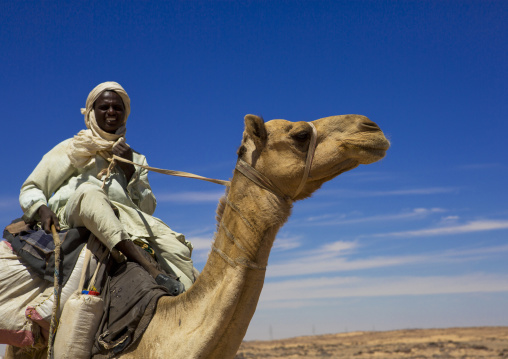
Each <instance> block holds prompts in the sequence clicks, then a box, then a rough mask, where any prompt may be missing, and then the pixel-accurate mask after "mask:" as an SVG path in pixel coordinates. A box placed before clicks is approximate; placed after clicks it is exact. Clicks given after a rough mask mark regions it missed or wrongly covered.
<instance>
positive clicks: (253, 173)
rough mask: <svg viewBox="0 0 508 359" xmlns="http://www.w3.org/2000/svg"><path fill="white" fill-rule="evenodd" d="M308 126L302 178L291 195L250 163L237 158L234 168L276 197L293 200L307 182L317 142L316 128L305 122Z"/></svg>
mask: <svg viewBox="0 0 508 359" xmlns="http://www.w3.org/2000/svg"><path fill="white" fill-rule="evenodd" d="M307 123H308V124H309V125H310V127H311V128H312V133H311V137H310V142H309V149H308V151H307V159H306V160H305V169H304V171H303V176H302V179H301V180H300V184H299V186H298V188H297V190H296V192H295V193H294V194H293V196H292V197H290V196H288V195H286V194H284V192H283V191H281V190H280V188H278V187H277V186H276V185H275V184H274V183H273V182H272V181H271V180H270V179H269V178H268V177H266V176H265V175H264V174H262V173H261V172H259V171H258V170H256V169H255V168H254V167H252V166H251V165H250V164H248V163H247V162H245V161H244V160H242V159H238V162H237V163H236V169H237V170H238V171H239V172H240V173H242V174H243V175H244V176H245V177H247V178H248V179H250V180H251V181H252V182H254V183H255V184H257V185H258V186H259V187H261V188H264V189H266V190H267V191H269V192H272V193H273V194H275V195H276V196H278V197H282V198H285V199H288V198H289V199H292V200H294V199H295V198H296V197H297V196H298V195H299V194H300V192H301V191H302V190H303V187H304V186H305V183H307V179H308V178H309V173H310V168H311V166H312V160H313V159H314V153H315V152H316V143H317V130H316V127H315V126H314V124H313V123H312V122H307Z"/></svg>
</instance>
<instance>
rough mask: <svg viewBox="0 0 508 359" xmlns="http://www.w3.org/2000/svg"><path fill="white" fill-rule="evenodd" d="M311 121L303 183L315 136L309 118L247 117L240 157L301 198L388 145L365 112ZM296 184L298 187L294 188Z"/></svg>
mask: <svg viewBox="0 0 508 359" xmlns="http://www.w3.org/2000/svg"><path fill="white" fill-rule="evenodd" d="M312 124H313V125H314V127H315V129H316V131H317V134H316V145H315V153H314V156H313V158H312V164H311V167H310V172H309V174H308V177H307V178H306V180H304V181H305V182H304V184H303V185H302V186H303V188H302V187H301V186H300V184H301V182H302V178H303V177H304V176H305V174H304V172H305V166H306V163H307V154H308V153H309V147H312V145H310V144H311V142H312V136H313V135H312V133H313V129H312V126H311V125H310V124H309V123H308V122H303V121H302V122H290V121H286V120H272V121H268V122H266V123H265V122H264V121H263V119H262V118H260V117H258V116H255V115H247V116H245V131H244V134H243V140H242V145H241V147H240V149H239V150H238V155H239V158H241V159H243V160H244V161H245V162H247V163H248V164H250V165H251V166H252V167H253V168H255V169H256V170H257V171H258V172H260V173H262V174H263V175H264V176H265V177H267V178H268V179H269V180H270V181H271V182H272V183H273V184H274V185H275V187H277V189H278V190H280V192H282V193H283V194H284V195H285V196H286V197H288V198H291V199H292V200H300V199H303V198H306V197H308V196H310V195H311V194H312V193H313V192H314V191H315V190H317V189H318V188H319V187H321V185H322V184H323V183H324V182H326V181H329V180H331V179H332V178H334V177H336V176H338V175H340V174H341V173H343V172H346V171H349V170H351V169H353V168H355V167H357V166H358V165H360V164H369V163H373V162H376V161H379V160H380V159H382V158H383V157H384V156H385V154H386V151H387V150H388V148H389V147H390V142H389V141H388V140H387V139H386V137H385V136H384V134H383V132H382V131H381V129H380V128H379V126H378V125H377V124H375V123H374V122H372V121H371V120H369V119H368V118H367V117H365V116H360V115H343V116H331V117H325V118H321V119H319V120H315V121H312ZM309 145H310V146H309ZM298 188H301V190H300V191H299V193H296V192H298Z"/></svg>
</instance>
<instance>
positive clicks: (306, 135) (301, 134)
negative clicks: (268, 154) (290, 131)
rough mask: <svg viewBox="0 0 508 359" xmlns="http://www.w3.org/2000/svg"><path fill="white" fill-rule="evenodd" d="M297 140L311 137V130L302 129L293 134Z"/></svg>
mask: <svg viewBox="0 0 508 359" xmlns="http://www.w3.org/2000/svg"><path fill="white" fill-rule="evenodd" d="M292 137H293V138H294V139H295V140H296V141H299V142H304V141H307V139H308V138H309V131H301V132H298V133H296V134H294V135H293V136H292Z"/></svg>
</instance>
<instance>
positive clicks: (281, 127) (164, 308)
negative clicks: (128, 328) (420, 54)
mask: <svg viewBox="0 0 508 359" xmlns="http://www.w3.org/2000/svg"><path fill="white" fill-rule="evenodd" d="M389 146H390V143H389V141H388V140H387V139H386V138H385V136H384V134H383V132H382V131H381V129H380V128H379V127H378V125H376V124H375V123H374V122H372V121H370V120H369V119H368V118H367V117H364V116H360V115H342V116H332V117H326V118H321V119H319V120H315V121H312V122H289V121H286V120H272V121H269V122H266V123H265V122H264V121H263V119H261V118H260V117H258V116H254V115H247V116H245V131H244V133H243V140H242V144H241V146H240V148H239V150H238V156H239V160H238V164H237V166H236V168H235V171H234V175H233V178H232V179H231V184H230V186H229V187H228V189H227V190H226V194H225V196H224V197H222V198H221V200H220V202H219V206H218V209H217V221H218V223H217V231H216V235H215V239H214V241H213V244H212V250H211V252H210V254H209V257H208V261H207V263H206V265H205V267H204V269H203V271H202V273H201V274H200V275H199V277H198V278H197V280H196V282H195V283H194V284H193V285H192V287H191V288H189V289H188V290H187V291H186V292H185V293H183V294H181V295H180V296H177V297H162V298H161V299H160V300H159V302H158V305H157V310H156V312H155V315H154V317H153V319H152V321H151V323H150V325H149V326H148V328H147V329H146V331H145V333H144V334H143V336H142V337H141V339H140V340H139V341H138V342H137V343H135V344H133V345H132V346H131V347H130V348H128V349H127V350H126V351H125V352H123V353H121V354H120V355H119V356H118V357H119V358H123V359H128V358H177V359H189V358H217V359H225V358H234V356H235V354H236V352H237V350H238V348H239V346H240V344H241V342H242V340H243V338H244V336H245V333H246V331H247V328H248V326H249V323H250V320H251V318H252V316H253V315H254V312H255V310H256V306H257V303H258V299H259V296H260V293H261V290H262V288H263V282H264V279H265V272H266V266H267V263H268V256H269V254H270V250H271V247H272V245H273V242H274V240H275V236H276V234H277V232H278V231H279V229H280V228H281V227H282V225H283V224H284V223H285V222H286V221H287V219H288V218H289V216H290V213H291V208H292V205H293V202H295V201H298V200H302V199H305V198H308V197H310V196H311V194H312V193H313V192H314V191H316V190H317V189H319V188H320V187H321V185H322V184H323V183H324V182H326V181H329V180H331V179H332V178H334V177H336V176H338V175H340V174H341V173H344V172H346V171H349V170H351V169H353V168H355V167H357V166H359V165H360V164H370V163H373V162H376V161H378V160H380V159H382V158H383V157H384V156H385V154H386V151H387V150H388V148H389ZM314 149H315V152H314ZM312 152H314V154H312ZM9 352H10V353H11V355H12V351H11V350H8V353H9ZM8 357H9V356H8ZM16 357H18V356H16Z"/></svg>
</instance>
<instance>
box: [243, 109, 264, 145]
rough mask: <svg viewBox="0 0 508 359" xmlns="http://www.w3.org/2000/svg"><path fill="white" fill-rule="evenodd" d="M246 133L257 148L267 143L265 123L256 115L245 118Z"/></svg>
mask: <svg viewBox="0 0 508 359" xmlns="http://www.w3.org/2000/svg"><path fill="white" fill-rule="evenodd" d="M245 133H246V134H247V135H249V136H250V138H252V140H253V141H254V142H255V143H256V146H262V145H263V144H264V143H265V142H266V138H267V134H266V128H265V122H264V121H263V119H262V118H261V117H258V116H256V115H246V116H245Z"/></svg>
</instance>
